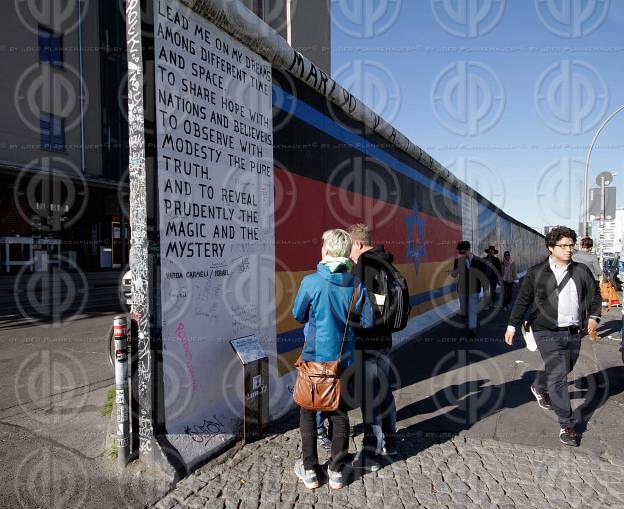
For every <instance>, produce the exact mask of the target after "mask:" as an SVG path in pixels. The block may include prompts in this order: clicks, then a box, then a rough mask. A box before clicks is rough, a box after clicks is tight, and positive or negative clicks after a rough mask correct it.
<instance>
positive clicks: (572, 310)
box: [548, 257, 580, 327]
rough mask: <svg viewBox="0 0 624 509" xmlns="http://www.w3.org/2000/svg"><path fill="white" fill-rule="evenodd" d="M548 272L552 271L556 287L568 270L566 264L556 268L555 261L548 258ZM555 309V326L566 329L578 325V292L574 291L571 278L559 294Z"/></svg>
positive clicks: (568, 265)
mask: <svg viewBox="0 0 624 509" xmlns="http://www.w3.org/2000/svg"><path fill="white" fill-rule="evenodd" d="M548 264H549V265H550V270H552V272H553V274H554V275H555V279H556V280H557V286H558V285H559V283H561V280H562V279H563V278H564V276H565V275H566V273H567V272H568V270H569V268H570V264H569V263H568V264H567V265H566V266H565V267H564V268H560V267H558V266H557V264H556V263H555V261H554V260H553V259H552V257H550V258H549V259H548ZM558 304H559V305H558V307H557V326H558V327H567V326H568V325H578V324H579V322H580V320H579V306H578V292H577V291H576V285H575V284H574V281H572V278H570V279H569V280H568V282H567V283H566V285H565V286H564V287H563V289H562V290H561V291H560V292H559V303H558Z"/></svg>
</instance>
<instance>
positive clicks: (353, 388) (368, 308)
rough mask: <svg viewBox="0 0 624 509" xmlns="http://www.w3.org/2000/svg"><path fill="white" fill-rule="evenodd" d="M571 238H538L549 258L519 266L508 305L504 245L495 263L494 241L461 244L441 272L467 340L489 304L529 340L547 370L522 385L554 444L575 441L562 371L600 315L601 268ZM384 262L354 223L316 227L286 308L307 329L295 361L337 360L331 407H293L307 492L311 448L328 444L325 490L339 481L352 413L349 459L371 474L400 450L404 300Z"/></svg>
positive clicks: (558, 231) (512, 266) (319, 363)
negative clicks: (542, 413) (545, 414)
mask: <svg viewBox="0 0 624 509" xmlns="http://www.w3.org/2000/svg"><path fill="white" fill-rule="evenodd" d="M576 241H577V236H576V233H575V232H574V231H573V230H572V229H570V228H567V227H563V226H561V227H557V228H554V229H552V230H551V231H550V232H549V233H548V234H547V235H546V237H545V244H546V248H547V250H548V256H547V257H546V258H545V259H544V261H542V262H540V263H538V264H537V265H534V266H533V267H530V268H528V270H527V271H526V273H525V274H524V277H523V280H522V284H521V286H520V289H519V291H518V295H517V298H516V300H515V302H514V304H513V307H512V296H513V294H514V284H515V283H517V282H518V278H519V274H518V268H517V266H516V263H515V261H514V260H513V259H512V256H511V253H510V251H504V253H503V258H502V260H500V259H499V258H498V257H497V254H498V250H497V249H496V247H495V246H493V245H492V246H489V247H488V248H487V249H486V250H485V256H484V257H479V256H476V255H474V254H473V253H472V251H471V245H470V242H468V241H467V240H462V241H461V242H459V243H458V244H457V257H456V258H455V259H454V262H453V267H452V269H451V270H449V274H450V275H451V276H452V277H454V278H456V279H457V294H458V299H459V307H460V316H461V317H462V322H463V325H464V327H463V329H464V330H463V331H462V334H463V335H465V336H466V337H470V338H474V337H476V335H477V326H478V318H479V312H480V311H483V310H488V309H492V308H494V310H499V309H502V310H504V311H508V312H509V315H508V316H509V318H508V325H507V329H506V331H505V333H504V341H505V342H506V343H507V344H509V345H512V343H513V341H514V337H515V335H516V330H518V329H519V328H520V327H522V328H523V329H524V331H527V332H529V333H530V334H531V335H532V337H533V338H534V341H535V343H536V345H537V349H538V350H539V353H540V355H541V357H542V359H543V361H544V370H543V371H540V372H539V373H538V374H537V376H536V378H535V381H534V382H533V384H532V385H531V387H530V388H529V390H530V391H531V393H532V394H533V396H534V397H535V399H536V401H537V403H538V404H539V406H540V407H542V408H544V409H546V410H552V411H554V412H555V413H556V415H557V417H558V419H559V424H560V431H559V439H560V441H561V442H562V443H563V444H566V445H577V444H578V437H577V434H576V431H575V422H574V416H573V414H572V410H571V405H570V397H569V393H568V385H567V376H568V374H569V373H570V372H571V371H572V369H573V367H574V364H575V362H576V360H577V358H578V356H579V351H580V344H581V337H583V335H584V334H586V333H587V334H589V335H590V336H593V337H595V335H596V330H597V328H598V323H599V322H600V316H601V299H600V292H599V287H598V282H599V278H600V276H601V275H602V270H601V268H600V265H599V263H598V260H597V258H596V256H595V255H594V254H593V253H592V252H591V249H592V245H593V244H592V241H591V239H590V238H588V237H585V238H583V239H581V242H580V250H579V251H576V252H575V251H574V247H575V245H576ZM392 263H393V255H392V254H391V253H389V252H387V251H386V250H385V249H384V247H383V246H376V245H374V244H373V242H372V239H371V232H370V230H369V228H368V227H367V226H366V225H363V224H355V225H352V226H350V227H349V228H347V230H341V229H333V230H328V231H326V232H325V233H324V234H323V246H322V248H321V261H320V262H319V263H318V265H317V268H316V272H315V273H313V274H310V275H308V276H306V277H304V279H303V281H302V282H301V286H300V288H299V291H298V293H297V296H296V298H295V302H294V306H293V316H294V318H295V319H296V320H297V321H299V322H301V323H303V324H304V325H305V326H304V336H305V343H304V346H303V349H302V352H301V356H300V360H299V361H298V362H299V363H309V364H314V367H315V369H317V370H318V369H320V370H321V371H320V372H321V373H322V372H323V369H324V368H323V366H324V365H325V364H324V363H328V364H329V363H332V362H334V363H335V361H339V365H340V371H339V373H340V374H339V377H340V379H341V381H342V382H343V383H342V387H341V392H340V395H341V397H340V402H339V406H338V407H337V408H336V409H335V410H332V411H324V412H323V411H320V410H319V409H317V407H316V406H315V405H314V404H313V403H309V404H306V405H305V408H304V406H301V409H300V433H301V441H302V458H301V459H300V460H298V461H297V462H296V463H295V467H294V471H295V474H296V475H297V477H298V478H299V479H301V481H302V482H303V484H304V485H305V486H306V487H307V488H310V489H312V488H316V487H318V486H319V478H318V469H319V464H318V447H321V448H324V449H328V450H330V451H331V457H330V460H329V463H328V465H327V478H328V482H329V486H330V488H333V489H340V488H341V487H342V486H343V485H344V482H345V479H344V469H345V465H346V462H347V457H348V441H349V420H348V416H347V412H348V411H349V409H351V408H354V407H358V406H359V407H360V408H361V412H362V421H363V426H364V437H363V447H362V450H361V451H359V452H358V453H357V454H356V456H355V458H354V459H353V461H352V462H351V466H352V467H353V468H359V469H362V470H365V471H376V470H379V469H380V468H381V465H382V464H383V459H384V457H389V458H392V457H394V456H396V455H397V443H396V407H395V401H394V396H393V390H394V389H396V387H395V386H394V385H393V384H394V382H393V381H392V380H391V379H392V377H391V373H390V371H391V370H390V366H391V365H390V361H389V358H388V354H389V352H390V349H391V347H392V333H393V332H396V331H398V330H401V329H402V328H404V327H405V325H406V323H407V320H408V319H409V315H410V306H409V290H408V288H407V283H406V282H405V279H404V278H403V277H402V276H401V274H400V272H399V271H398V270H397V269H396V268H395V267H394V266H393V265H392ZM499 287H500V291H499ZM527 341H528V340H527ZM299 374H300V373H298V375H299ZM298 380H299V379H298ZM322 380H323V377H322V376H320V377H319V383H318V386H319V387H326V386H325V385H323V384H324V383H325V381H326V380H325V381H322ZM311 387H312V389H311V391H312V392H315V391H317V390H319V393H318V394H316V393H314V394H312V395H311V401H313V400H314V398H315V397H316V398H318V399H319V400H321V399H322V398H323V397H325V396H326V394H325V395H324V394H322V390H320V389H319V387H316V385H315V384H312V386H311ZM327 387H329V385H327ZM319 408H320V407H319ZM326 422H327V427H325V423H326Z"/></svg>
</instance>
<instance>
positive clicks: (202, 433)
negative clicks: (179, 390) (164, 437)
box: [184, 415, 225, 446]
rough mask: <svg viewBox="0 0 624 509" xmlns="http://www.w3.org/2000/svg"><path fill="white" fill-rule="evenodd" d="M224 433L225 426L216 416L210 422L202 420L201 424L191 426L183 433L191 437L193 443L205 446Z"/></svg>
mask: <svg viewBox="0 0 624 509" xmlns="http://www.w3.org/2000/svg"><path fill="white" fill-rule="evenodd" d="M224 431H225V426H224V425H223V423H222V422H221V421H220V420H219V418H218V417H217V416H216V415H213V416H212V420H210V419H204V422H202V423H201V424H193V425H191V426H186V427H185V428H184V433H185V434H186V435H188V436H190V437H191V440H192V441H193V442H197V443H198V444H204V445H205V446H207V445H208V444H209V443H210V441H211V440H213V439H215V438H216V437H217V436H218V435H221V434H222V433H223V432H224Z"/></svg>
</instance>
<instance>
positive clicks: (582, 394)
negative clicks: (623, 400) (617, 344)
mask: <svg viewBox="0 0 624 509" xmlns="http://www.w3.org/2000/svg"><path fill="white" fill-rule="evenodd" d="M574 386H575V388H577V389H578V391H577V392H572V393H570V398H583V399H584V400H585V401H584V402H583V404H582V405H580V406H579V407H577V408H576V409H575V411H574V417H575V419H576V422H577V423H578V424H577V432H579V433H584V432H585V431H586V430H587V424H588V423H589V421H590V420H591V418H592V417H593V416H594V414H595V413H596V412H597V411H598V409H600V407H601V406H603V405H604V404H605V403H606V402H607V401H608V400H609V398H611V397H612V396H616V395H618V394H620V393H621V392H623V391H624V369H622V367H621V366H617V367H615V366H613V367H610V368H607V369H605V370H600V371H596V372H594V373H591V374H590V375H587V376H584V377H580V378H578V379H576V380H575V381H574Z"/></svg>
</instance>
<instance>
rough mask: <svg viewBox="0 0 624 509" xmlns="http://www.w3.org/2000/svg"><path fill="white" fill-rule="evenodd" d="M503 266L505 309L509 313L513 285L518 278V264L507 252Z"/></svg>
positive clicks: (504, 254)
mask: <svg viewBox="0 0 624 509" xmlns="http://www.w3.org/2000/svg"><path fill="white" fill-rule="evenodd" d="M501 266H502V275H503V277H502V280H503V309H504V310H505V311H507V310H508V309H509V305H510V304H511V295H512V293H513V285H514V282H515V281H516V277H517V276H518V272H517V270H516V262H514V261H513V260H512V259H511V253H510V252H509V251H505V252H504V253H503V261H502V262H501Z"/></svg>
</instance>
